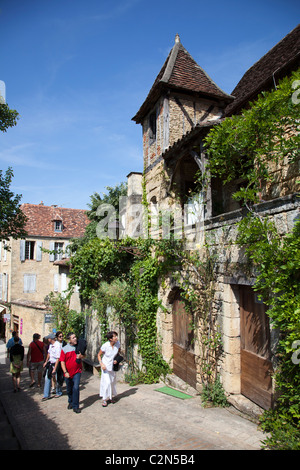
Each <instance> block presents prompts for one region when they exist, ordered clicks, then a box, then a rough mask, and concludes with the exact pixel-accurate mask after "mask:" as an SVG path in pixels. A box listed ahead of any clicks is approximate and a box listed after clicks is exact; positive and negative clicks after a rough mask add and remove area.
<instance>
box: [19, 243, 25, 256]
mask: <svg viewBox="0 0 300 470" xmlns="http://www.w3.org/2000/svg"><path fill="white" fill-rule="evenodd" d="M20 260H21V261H25V240H20Z"/></svg>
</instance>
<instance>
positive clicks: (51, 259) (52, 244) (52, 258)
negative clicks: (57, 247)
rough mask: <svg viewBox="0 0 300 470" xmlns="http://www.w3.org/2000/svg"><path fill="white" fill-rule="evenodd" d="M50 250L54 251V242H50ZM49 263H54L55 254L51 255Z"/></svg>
mask: <svg viewBox="0 0 300 470" xmlns="http://www.w3.org/2000/svg"><path fill="white" fill-rule="evenodd" d="M49 250H50V251H53V250H54V242H50V245H49ZM49 261H54V253H49Z"/></svg>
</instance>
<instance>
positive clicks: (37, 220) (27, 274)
mask: <svg viewBox="0 0 300 470" xmlns="http://www.w3.org/2000/svg"><path fill="white" fill-rule="evenodd" d="M21 209H22V211H23V212H24V214H25V215H26V217H27V223H26V231H27V233H28V236H27V237H26V239H18V240H14V239H12V238H11V239H10V240H9V241H7V242H5V244H7V246H8V247H9V250H6V249H4V242H2V243H1V244H0V246H1V248H2V249H1V252H0V308H1V309H2V311H1V319H2V321H3V320H4V321H5V325H6V337H7V338H9V336H10V334H9V330H15V331H18V332H19V335H20V337H21V338H22V341H23V343H24V344H25V345H27V344H29V343H30V341H32V335H33V333H36V332H37V333H39V334H41V336H45V335H46V334H48V333H49V332H51V331H52V325H51V318H50V315H49V311H48V309H47V305H46V304H45V298H46V296H47V295H49V293H50V292H60V293H61V294H62V295H63V293H64V291H65V290H66V289H67V287H68V272H69V267H68V264H67V263H66V261H67V258H68V244H69V240H70V239H71V238H75V237H76V238H80V237H82V236H83V234H84V232H85V227H86V225H87V224H88V222H89V221H88V218H87V216H86V211H84V210H79V209H67V208H62V207H57V206H44V204H43V203H41V204H37V205H35V204H22V206H21ZM43 250H48V251H43ZM70 307H71V308H73V309H74V310H80V309H81V306H80V300H79V293H78V292H75V293H74V294H73V295H72V298H71V303H70ZM2 330H3V323H2ZM3 333H4V331H2V334H3Z"/></svg>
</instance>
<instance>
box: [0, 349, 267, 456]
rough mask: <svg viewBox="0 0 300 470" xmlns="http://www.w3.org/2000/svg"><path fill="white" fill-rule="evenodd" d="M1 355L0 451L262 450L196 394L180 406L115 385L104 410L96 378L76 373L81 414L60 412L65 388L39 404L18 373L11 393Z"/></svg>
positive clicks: (243, 423) (252, 433)
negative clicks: (17, 383)
mask: <svg viewBox="0 0 300 470" xmlns="http://www.w3.org/2000/svg"><path fill="white" fill-rule="evenodd" d="M0 351H1V353H0V354H1V357H0V359H1V360H0V402H1V403H2V406H3V409H4V410H5V415H6V416H5V418H6V419H5V420H4V418H2V421H1V424H2V426H1V431H2V432H1V437H2V444H1V449H9V448H15V449H17V448H20V449H28V450H104V451H109V450H110V451H124V450H126V451H129V450H132V451H133V450H134V451H139V450H148V451H156V450H157V451H162V450H169V451H189V452H191V451H192V452H194V451H198V450H259V449H260V448H261V446H260V441H261V440H262V439H263V438H264V435H263V434H262V433H261V432H260V431H258V430H257V426H256V424H254V423H252V422H250V421H249V420H247V419H244V418H243V417H241V416H240V415H238V414H237V412H236V411H235V409H234V408H231V407H230V408H228V409H219V408H206V409H205V408H203V407H202V406H201V401H200V398H199V397H198V396H196V397H193V398H191V399H188V400H181V399H178V398H175V397H172V396H169V395H165V394H162V393H158V392H157V391H156V389H157V388H159V387H160V386H162V384H152V385H137V386H133V387H131V386H129V385H128V384H125V383H118V385H117V391H118V397H117V399H116V403H115V404H109V405H108V407H107V408H103V407H102V405H101V400H100V398H99V378H98V377H97V376H95V375H92V374H91V373H89V372H83V374H82V380H81V390H80V409H81V411H82V412H81V413H80V414H75V413H73V412H72V410H68V409H67V396H66V391H65V387H64V388H63V392H64V394H63V396H62V397H60V398H52V399H50V400H48V401H45V402H42V401H41V399H42V396H43V395H42V390H40V389H38V388H37V387H33V388H30V387H29V384H30V379H29V375H28V369H27V368H26V367H25V368H24V371H23V372H22V375H21V388H22V390H21V391H20V392H18V393H13V387H12V380H11V374H10V373H9V366H8V360H7V359H6V358H5V344H4V343H1V345H0ZM3 409H2V416H3ZM7 421H9V423H8V422H7ZM4 423H5V424H4ZM9 429H11V431H9ZM4 437H6V439H4Z"/></svg>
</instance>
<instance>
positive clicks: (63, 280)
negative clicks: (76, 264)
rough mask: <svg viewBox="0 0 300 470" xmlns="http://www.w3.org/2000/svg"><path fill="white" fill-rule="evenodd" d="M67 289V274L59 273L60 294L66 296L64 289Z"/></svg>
mask: <svg viewBox="0 0 300 470" xmlns="http://www.w3.org/2000/svg"><path fill="white" fill-rule="evenodd" d="M66 290H67V275H66V273H62V274H61V295H62V297H66V293H65V291H66Z"/></svg>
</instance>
